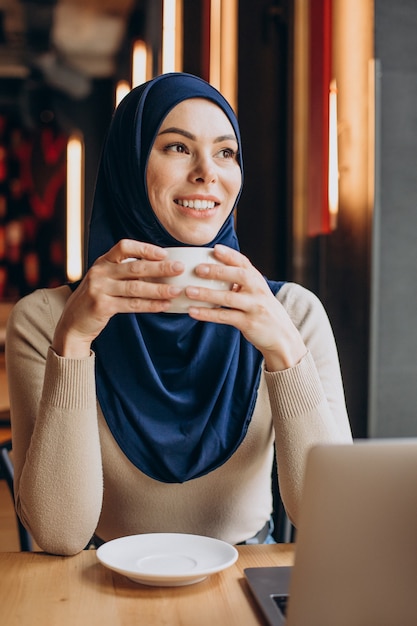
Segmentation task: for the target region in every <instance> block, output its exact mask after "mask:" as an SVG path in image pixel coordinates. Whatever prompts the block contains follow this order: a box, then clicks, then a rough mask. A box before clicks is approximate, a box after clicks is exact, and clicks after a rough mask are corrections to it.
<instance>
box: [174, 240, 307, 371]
mask: <svg viewBox="0 0 417 626" xmlns="http://www.w3.org/2000/svg"><path fill="white" fill-rule="evenodd" d="M214 250H215V252H214V254H215V256H216V258H217V259H218V260H219V261H221V262H222V263H223V264H224V265H217V264H213V265H209V264H207V265H206V264H203V265H199V266H198V268H197V270H196V272H197V273H198V274H199V275H200V276H204V277H207V278H212V279H218V280H223V281H227V282H230V283H233V285H234V287H233V289H232V290H231V291H215V290H212V289H208V288H207V289H206V288H203V287H199V288H196V287H187V289H186V294H187V296H189V297H190V298H194V299H197V298H198V300H203V301H206V302H211V303H212V304H215V305H218V306H220V307H222V308H214V309H210V308H204V307H200V308H198V307H190V309H189V314H190V316H191V317H193V318H194V319H197V320H202V321H208V322H216V323H218V324H229V325H231V326H235V327H236V328H238V329H239V330H240V331H241V332H242V334H243V335H244V336H245V338H246V339H247V340H248V341H250V343H252V344H253V345H254V346H255V347H256V348H257V349H258V350H259V351H260V352H261V353H262V354H263V356H264V359H265V365H266V368H267V369H268V370H269V371H279V370H284V369H288V368H290V367H294V366H295V365H296V364H297V363H298V362H299V361H300V360H301V359H302V358H303V356H304V355H305V354H306V352H307V348H306V346H305V344H304V342H303V340H302V338H301V336H300V334H299V332H298V330H297V329H296V327H295V326H294V324H293V322H292V321H291V319H290V317H289V316H288V314H287V312H286V311H285V309H284V307H283V306H282V305H281V303H280V302H278V300H277V299H276V297H275V296H274V294H273V293H272V292H271V290H270V288H269V287H268V284H267V283H266V281H265V279H264V277H263V276H262V275H261V274H260V272H259V271H258V270H257V269H256V268H255V267H254V266H253V265H252V264H251V262H250V261H249V260H248V259H247V258H246V257H245V256H244V255H243V254H241V253H240V252H237V251H236V250H232V249H231V248H228V247H226V246H222V245H216V246H215V248H214Z"/></svg>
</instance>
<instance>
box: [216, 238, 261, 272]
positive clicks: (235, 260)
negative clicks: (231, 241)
mask: <svg viewBox="0 0 417 626" xmlns="http://www.w3.org/2000/svg"><path fill="white" fill-rule="evenodd" d="M214 256H215V257H216V258H217V259H218V260H219V261H221V262H222V263H225V264H226V265H235V266H240V267H246V268H250V267H253V265H252V263H251V262H250V261H249V259H248V257H246V256H245V255H244V254H242V253H241V252H239V251H238V250H234V249H233V248H229V247H228V246H224V245H223V244H220V243H218V244H216V245H215V246H214Z"/></svg>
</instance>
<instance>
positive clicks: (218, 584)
mask: <svg viewBox="0 0 417 626" xmlns="http://www.w3.org/2000/svg"><path fill="white" fill-rule="evenodd" d="M238 549H239V558H238V560H237V562H236V563H235V564H234V565H232V566H231V567H229V568H228V569H226V570H224V571H223V572H220V573H218V574H214V575H213V576H211V577H209V578H207V579H206V580H204V581H202V582H200V583H196V584H194V585H188V586H186V587H146V586H144V585H140V584H138V583H134V582H132V581H130V580H129V579H128V578H126V577H124V576H122V575H120V574H117V573H115V572H112V571H111V570H109V569H107V568H105V567H104V566H103V565H102V564H101V563H99V562H98V560H97V557H96V554H95V551H94V550H85V551H84V552H81V553H80V554H77V555H76V556H73V557H58V556H50V555H47V554H44V553H40V552H3V553H0V615H1V617H0V622H1V624H4V626H17V625H19V626H28V625H29V624H30V626H130V625H132V626H133V625H135V626H252V625H253V626H260V625H262V624H264V623H265V622H264V621H263V618H262V615H261V613H260V611H259V609H258V607H257V606H256V604H255V602H254V600H253V598H252V596H251V592H250V590H249V588H248V586H247V583H246V579H245V578H244V574H243V569H244V568H245V567H256V566H263V565H267V566H271V565H292V563H293V545H291V544H279V545H261V546H239V547H238Z"/></svg>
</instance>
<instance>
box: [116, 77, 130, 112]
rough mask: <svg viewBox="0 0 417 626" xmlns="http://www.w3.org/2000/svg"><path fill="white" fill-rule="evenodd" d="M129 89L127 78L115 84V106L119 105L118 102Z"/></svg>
mask: <svg viewBox="0 0 417 626" xmlns="http://www.w3.org/2000/svg"><path fill="white" fill-rule="evenodd" d="M129 91H130V85H129V83H128V82H127V80H119V82H118V83H117V85H116V107H118V106H119V104H120V102H121V101H122V100H123V98H124V97H125V96H127V94H128V93H129Z"/></svg>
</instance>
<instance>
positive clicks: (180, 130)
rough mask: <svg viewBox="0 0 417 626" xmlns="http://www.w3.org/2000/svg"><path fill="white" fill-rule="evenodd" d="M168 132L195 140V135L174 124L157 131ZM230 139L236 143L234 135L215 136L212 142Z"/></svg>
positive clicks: (163, 133)
mask: <svg viewBox="0 0 417 626" xmlns="http://www.w3.org/2000/svg"><path fill="white" fill-rule="evenodd" d="M168 133H176V134H177V135H182V136H183V137H187V139H191V140H192V141H196V140H197V137H196V136H195V135H193V134H192V133H189V132H188V130H184V129H183V128H177V127H176V126H171V127H170V128H165V130H161V132H160V133H158V134H159V135H166V134H168ZM229 139H231V140H232V141H236V143H237V139H236V137H235V135H220V136H219V137H216V138H215V140H214V141H213V143H220V142H222V141H227V140H229Z"/></svg>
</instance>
